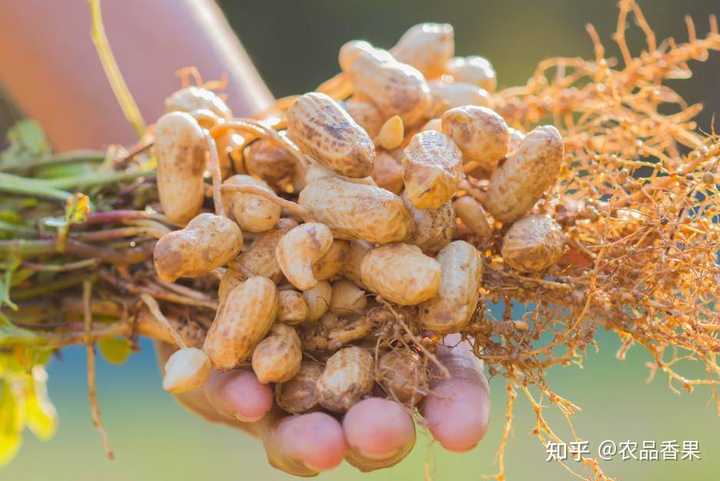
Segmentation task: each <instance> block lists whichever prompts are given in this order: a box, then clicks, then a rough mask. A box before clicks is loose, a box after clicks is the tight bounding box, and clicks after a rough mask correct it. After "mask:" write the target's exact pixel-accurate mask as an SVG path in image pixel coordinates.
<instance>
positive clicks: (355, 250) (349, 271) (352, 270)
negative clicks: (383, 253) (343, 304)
mask: <svg viewBox="0 0 720 481" xmlns="http://www.w3.org/2000/svg"><path fill="white" fill-rule="evenodd" d="M372 248H373V246H372V244H370V243H369V242H366V241H350V250H349V251H348V253H347V257H346V261H345V265H344V266H343V270H342V273H343V275H344V276H345V277H347V278H348V279H350V280H351V281H353V282H354V283H355V284H357V285H358V286H364V284H363V283H362V275H361V268H362V261H363V259H364V258H365V256H366V255H367V253H368V252H370V251H371V250H372Z"/></svg>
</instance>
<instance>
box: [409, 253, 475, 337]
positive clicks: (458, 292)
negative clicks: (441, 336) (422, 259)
mask: <svg viewBox="0 0 720 481" xmlns="http://www.w3.org/2000/svg"><path fill="white" fill-rule="evenodd" d="M437 261H438V262H439V263H440V265H441V266H442V282H441V283H440V292H439V293H438V295H437V297H435V298H434V299H430V300H429V301H427V302H424V303H423V304H420V312H419V315H418V318H417V320H418V323H419V324H420V325H421V326H422V327H423V328H425V329H429V330H432V331H435V332H437V333H447V332H457V331H459V330H461V329H462V328H463V327H465V326H467V324H468V322H470V319H471V318H472V315H473V313H474V312H475V308H476V307H477V303H478V299H479V297H480V286H481V283H482V274H483V261H482V257H480V253H479V252H478V250H477V249H476V248H475V247H473V246H472V245H471V244H468V243H467V242H465V241H461V240H458V241H453V242H451V243H450V244H448V245H447V246H446V247H445V248H444V249H443V250H441V251H440V253H439V254H438V256H437Z"/></svg>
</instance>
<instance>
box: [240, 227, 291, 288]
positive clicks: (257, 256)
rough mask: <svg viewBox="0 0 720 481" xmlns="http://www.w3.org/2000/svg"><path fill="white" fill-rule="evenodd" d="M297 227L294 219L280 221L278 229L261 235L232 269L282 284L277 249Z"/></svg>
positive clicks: (241, 255)
mask: <svg viewBox="0 0 720 481" xmlns="http://www.w3.org/2000/svg"><path fill="white" fill-rule="evenodd" d="M295 226H297V222H295V221H294V220H293V219H287V218H285V219H280V221H279V222H278V226H277V229H274V230H271V231H269V232H265V233H263V234H261V235H260V236H259V237H258V238H257V239H255V241H253V243H252V244H251V245H250V247H249V248H248V250H246V251H245V252H243V253H242V254H240V255H239V256H238V258H237V259H236V260H235V261H233V262H232V263H231V267H232V268H233V269H236V270H237V271H239V272H242V273H243V274H245V275H246V276H263V277H267V278H268V279H271V280H272V281H273V282H276V283H277V282H280V281H281V280H282V278H283V273H282V270H280V266H279V265H278V263H277V259H276V258H275V249H276V248H277V245H278V243H279V242H280V239H282V237H283V236H284V235H285V234H286V233H287V232H288V231H289V230H290V229H292V228H293V227H295Z"/></svg>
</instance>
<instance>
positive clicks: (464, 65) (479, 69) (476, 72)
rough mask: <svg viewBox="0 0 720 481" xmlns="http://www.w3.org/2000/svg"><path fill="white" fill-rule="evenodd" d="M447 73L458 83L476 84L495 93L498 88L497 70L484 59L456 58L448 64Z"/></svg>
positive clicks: (474, 56)
mask: <svg viewBox="0 0 720 481" xmlns="http://www.w3.org/2000/svg"><path fill="white" fill-rule="evenodd" d="M447 73H448V74H449V75H450V76H452V78H453V79H455V81H456V82H467V83H471V84H475V85H478V86H480V87H482V88H484V89H485V90H487V91H488V92H493V91H494V90H495V88H496V87H497V77H496V75H495V69H494V68H493V66H492V64H491V63H490V61H488V59H486V58H484V57H478V56H476V55H472V56H469V57H454V58H452V59H450V61H449V62H448V63H447Z"/></svg>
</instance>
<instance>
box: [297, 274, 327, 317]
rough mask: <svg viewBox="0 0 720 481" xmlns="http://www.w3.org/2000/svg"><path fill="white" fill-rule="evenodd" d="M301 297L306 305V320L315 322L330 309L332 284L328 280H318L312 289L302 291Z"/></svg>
mask: <svg viewBox="0 0 720 481" xmlns="http://www.w3.org/2000/svg"><path fill="white" fill-rule="evenodd" d="M303 298H304V299H305V302H306V303H307V305H308V315H307V320H308V321H310V322H315V321H317V320H319V319H320V318H321V317H322V316H323V315H325V313H326V312H327V311H328V309H330V301H331V299H332V286H331V285H330V283H329V282H328V281H320V282H318V283H317V285H316V286H315V287H313V288H312V289H308V290H306V291H304V292H303Z"/></svg>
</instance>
